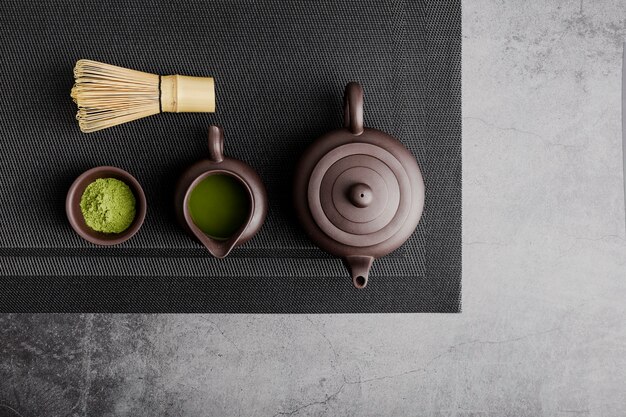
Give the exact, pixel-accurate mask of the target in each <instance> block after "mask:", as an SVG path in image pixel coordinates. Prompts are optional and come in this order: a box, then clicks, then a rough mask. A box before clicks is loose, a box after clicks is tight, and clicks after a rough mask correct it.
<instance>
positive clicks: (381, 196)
mask: <svg viewBox="0 0 626 417" xmlns="http://www.w3.org/2000/svg"><path fill="white" fill-rule="evenodd" d="M344 108H345V125H346V127H345V128H343V129H339V130H336V131H333V132H330V133H328V134H327V135H325V136H323V137H321V138H320V139H318V140H317V141H315V142H314V143H313V144H312V145H311V147H310V148H309V150H308V151H307V152H306V153H305V155H304V156H303V158H302V160H301V161H300V164H299V165H298V169H297V172H296V176H295V190H294V198H295V205H296V210H297V212H298V215H299V217H300V219H301V221H302V223H303V225H304V227H305V229H306V231H307V233H308V234H309V235H310V236H311V238H312V239H313V240H314V241H315V242H316V243H317V244H318V245H319V246H320V247H321V248H322V249H325V250H326V251H328V252H330V253H333V254H336V255H339V256H344V257H349V256H358V255H367V256H373V257H380V256H383V255H385V254H387V253H389V252H391V251H393V250H394V249H396V248H398V247H399V246H400V245H402V243H404V242H405V241H406V240H407V239H408V238H409V236H410V235H411V234H412V233H413V231H414V230H415V227H416V226H417V223H418V222H419V219H420V217H421V213H422V209H423V206H424V183H423V180H422V175H421V172H420V169H419V167H418V165H417V162H416V160H415V158H414V157H413V155H412V154H411V153H410V152H409V151H408V150H407V149H406V148H405V147H404V145H402V143H400V142H399V141H398V140H396V139H394V138H393V137H391V136H389V135H388V134H386V133H384V132H381V131H379V130H375V129H368V128H364V126H363V89H362V88H361V86H360V85H359V84H357V83H350V84H348V86H347V87H346V93H345V96H344Z"/></svg>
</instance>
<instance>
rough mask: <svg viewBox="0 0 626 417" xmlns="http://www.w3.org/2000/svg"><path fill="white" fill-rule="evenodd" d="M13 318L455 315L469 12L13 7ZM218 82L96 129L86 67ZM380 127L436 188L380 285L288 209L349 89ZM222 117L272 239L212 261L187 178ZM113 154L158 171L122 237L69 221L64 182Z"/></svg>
mask: <svg viewBox="0 0 626 417" xmlns="http://www.w3.org/2000/svg"><path fill="white" fill-rule="evenodd" d="M0 23H1V24H0V33H1V34H2V40H3V41H2V42H0V54H1V56H2V59H0V79H1V85H2V88H1V89H0V122H1V130H0V138H1V144H2V152H1V154H0V155H1V156H0V162H1V166H0V170H1V171H0V174H1V176H0V222H1V228H2V239H1V241H0V256H1V258H0V275H2V277H0V310H4V311H34V310H36V311H146V312H153V311H163V312H165V311H176V312H183V311H198V312H199V311H203V312H242V313H244V312H246V313H247V312H276V313H287V312H308V313H327V312H328V313H330V312H458V311H459V310H460V290H461V67H460V66H461V6H460V1H453V2H431V1H420V2H406V3H405V2H402V1H379V0H376V1H374V0H368V1H360V2H336V1H326V2H303V1H295V2H283V1H278V0H275V1H253V2H242V1H239V2H230V1H228V2H198V1H192V2H182V3H172V2H166V1H140V2H115V1H113V2H92V1H80V2H74V1H66V0H63V1H51V2H22V1H17V0H5V1H3V2H2V3H0ZM80 58H89V59H94V60H99V61H104V62H109V63H112V64H116V65H120V66H125V67H129V68H136V69H140V70H143V71H148V72H154V73H158V74H176V73H179V74H186V75H210V76H213V77H215V79H216V92H217V106H218V110H217V113H216V114H181V115H175V114H162V115H158V116H153V117H150V118H147V119H144V120H140V121H136V122H132V123H129V124H126V125H122V126H118V127H114V128H111V129H107V130H103V131H100V132H97V133H93V134H88V135H86V134H83V133H81V132H80V131H79V130H78V126H77V123H76V121H75V120H74V114H75V112H76V107H75V105H74V104H73V103H72V101H71V99H70V97H69V92H70V88H71V86H72V84H73V78H72V68H73V66H74V63H75V61H76V60H78V59H80ZM351 80H356V81H359V82H361V84H362V85H363V87H364V89H365V124H366V126H368V127H373V128H377V129H380V130H383V131H386V132H388V133H389V134H391V135H393V136H395V137H397V138H398V139H400V140H401V141H402V142H403V143H404V144H406V146H407V147H408V148H409V149H410V150H411V151H412V152H413V154H414V155H415V156H416V158H417V160H418V162H419V164H420V166H421V167H422V171H423V174H424V177H425V181H426V188H427V197H426V207H425V213H424V216H423V218H422V221H421V223H420V225H419V226H418V229H417V231H416V232H415V234H414V235H413V237H412V238H411V239H410V240H409V241H408V242H407V243H406V244H405V245H404V246H402V247H401V248H400V249H398V250H397V251H396V252H394V253H393V254H391V255H389V256H387V257H385V258H383V259H380V260H377V261H376V262H375V264H374V268H373V270H372V273H371V275H370V283H369V284H368V287H367V289H365V290H361V291H359V290H356V289H354V288H353V287H352V284H351V281H350V279H349V277H348V273H347V271H346V270H345V269H344V267H343V265H342V263H341V261H340V260H338V259H335V258H333V257H331V256H329V255H327V254H325V253H324V252H322V251H321V250H319V249H317V248H316V247H315V246H314V245H313V244H312V243H311V242H310V241H309V240H308V239H307V237H306V236H305V235H304V233H303V232H302V230H301V229H300V227H299V225H298V223H297V221H296V219H295V218H294V214H293V211H292V207H291V195H290V193H291V190H290V187H291V175H292V172H293V169H294V165H295V163H296V161H297V158H298V157H299V155H300V154H301V153H302V152H303V151H304V149H305V148H306V147H307V146H308V145H309V144H310V143H311V142H312V141H313V140H314V139H315V138H317V137H318V136H320V135H322V134H323V133H325V132H327V131H329V130H331V129H335V128H337V127H339V126H340V125H341V123H342V94H343V89H344V86H345V84H346V83H347V82H348V81H351ZM209 124H220V125H222V126H223V127H224V129H225V135H226V153H227V154H228V155H230V156H232V157H235V158H239V159H242V160H244V161H247V162H248V163H249V164H250V165H252V166H253V167H254V168H255V169H257V171H258V172H259V174H260V175H261V177H262V178H263V180H264V181H265V184H266V186H267V189H268V193H269V198H270V211H269V216H268V219H267V222H266V224H265V226H264V227H263V229H262V230H261V232H260V233H259V234H258V235H257V236H255V237H254V238H253V239H252V240H251V241H250V242H248V243H247V244H246V245H245V246H244V247H241V248H238V249H236V250H235V251H234V252H233V253H232V255H231V256H230V257H229V258H227V259H224V260H217V259H213V258H211V257H209V256H208V254H207V253H206V251H205V250H204V249H203V248H202V247H201V246H200V245H199V244H198V243H196V242H195V241H194V240H193V239H191V238H190V237H189V236H187V235H186V234H185V233H184V232H183V230H182V229H181V228H180V227H179V226H178V224H177V223H176V221H175V218H174V212H173V206H172V204H173V203H172V197H173V189H174V185H175V181H176V179H177V177H178V176H179V174H180V173H181V172H182V171H183V170H184V169H185V167H187V166H188V165H190V164H191V163H193V162H194V161H196V160H198V159H200V158H204V157H206V155H207V151H206V131H207V127H208V125H209ZM98 165H114V166H118V167H120V168H123V169H126V170H128V171H129V172H130V173H132V174H133V175H135V177H136V178H137V179H138V180H139V181H140V182H141V183H142V185H143V187H144V190H145V191H146V196H147V199H148V215H147V217H146V221H145V223H144V226H143V228H142V229H141V230H140V232H139V233H138V234H137V235H136V236H135V237H134V238H133V239H131V240H130V241H128V242H126V243H125V244H122V245H120V246H117V247H114V248H100V247H96V246H92V245H90V244H88V243H86V242H85V241H83V240H81V239H80V238H79V237H78V235H76V234H75V233H74V232H73V231H72V230H71V228H70V227H69V224H68V223H67V220H66V218H65V212H64V199H65V194H66V192H67V189H68V188H69V186H70V184H71V183H72V181H73V180H74V178H75V177H76V176H78V175H79V174H80V173H81V172H82V171H84V170H86V169H89V168H91V167H94V166H98Z"/></svg>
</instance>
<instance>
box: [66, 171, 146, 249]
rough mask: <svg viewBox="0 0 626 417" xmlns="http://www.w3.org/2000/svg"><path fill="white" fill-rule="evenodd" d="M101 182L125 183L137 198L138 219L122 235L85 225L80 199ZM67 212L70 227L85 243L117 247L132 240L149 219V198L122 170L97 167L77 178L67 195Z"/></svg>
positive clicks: (132, 178) (130, 176)
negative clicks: (112, 179) (147, 208)
mask: <svg viewBox="0 0 626 417" xmlns="http://www.w3.org/2000/svg"><path fill="white" fill-rule="evenodd" d="M98 178H115V179H118V180H120V181H123V182H124V183H125V184H126V185H128V186H129V187H130V189H131V191H132V192H133V194H134V195H135V200H136V206H135V210H136V213H135V219H134V220H133V222H132V223H131V225H130V226H128V229H126V230H124V231H123V232H122V233H101V232H96V231H95V230H93V229H92V228H91V227H89V226H87V224H86V223H85V218H84V217H83V213H82V212H81V210H80V199H81V197H82V196H83V193H84V192H85V188H87V186H88V185H89V184H91V183H92V182H94V181H95V180H97V179H98ZM65 212H66V213H67V219H68V220H69V221H70V225H71V226H72V228H73V229H74V230H75V231H76V233H78V234H79V235H80V237H82V238H83V239H85V240H87V241H89V242H91V243H95V244H96V245H117V244H119V243H122V242H125V241H127V240H128V239H130V238H131V237H133V235H134V234H135V233H137V231H138V230H139V229H140V228H141V225H142V224H143V220H144V218H145V217H146V195H145V194H144V192H143V189H142V188H141V185H140V184H139V182H138V181H137V180H136V179H135V177H133V176H132V175H130V174H129V173H128V172H126V171H124V170H123V169H120V168H116V167H110V166H101V167H96V168H92V169H90V170H89V171H85V172H83V173H82V174H81V175H80V176H79V177H78V178H76V180H75V181H74V183H73V184H72V186H71V187H70V189H69V191H68V192H67V198H66V199H65Z"/></svg>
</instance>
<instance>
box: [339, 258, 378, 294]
mask: <svg viewBox="0 0 626 417" xmlns="http://www.w3.org/2000/svg"><path fill="white" fill-rule="evenodd" d="M345 260H346V263H347V264H348V267H349V268H350V275H351V276H352V284H353V285H354V286H355V287H356V288H358V289H361V288H365V286H366V285H367V280H368V278H369V274H370V268H371V267H372V263H373V262H374V258H373V257H372V256H360V255H355V256H346V258H345Z"/></svg>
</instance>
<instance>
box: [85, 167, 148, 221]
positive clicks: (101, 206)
mask: <svg viewBox="0 0 626 417" xmlns="http://www.w3.org/2000/svg"><path fill="white" fill-rule="evenodd" d="M135 203H136V202H135V196H134V195H133V192H132V191H131V189H130V188H129V187H128V185H126V184H125V183H124V182H122V181H120V180H117V179H115V178H98V179H97V180H95V181H94V182H92V183H91V184H89V185H88V186H87V188H85V192H84V193H83V195H82V197H81V199H80V210H81V211H82V213H83V217H84V218H85V223H87V226H89V227H91V228H92V229H93V230H95V231H97V232H102V233H121V232H123V231H124V230H126V229H128V226H130V225H131V223H132V222H133V220H134V219H135Z"/></svg>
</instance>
